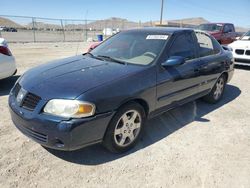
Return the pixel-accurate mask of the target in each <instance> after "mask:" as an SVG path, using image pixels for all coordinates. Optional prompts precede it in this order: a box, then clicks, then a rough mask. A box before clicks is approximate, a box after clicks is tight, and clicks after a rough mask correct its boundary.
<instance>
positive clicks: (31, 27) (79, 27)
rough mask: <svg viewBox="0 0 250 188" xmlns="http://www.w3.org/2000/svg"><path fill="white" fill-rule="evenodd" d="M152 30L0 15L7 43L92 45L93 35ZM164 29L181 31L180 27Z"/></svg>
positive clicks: (122, 23) (0, 33)
mask: <svg viewBox="0 0 250 188" xmlns="http://www.w3.org/2000/svg"><path fill="white" fill-rule="evenodd" d="M152 26H155V23H153V22H152V21H149V22H145V23H142V22H132V21H128V20H126V19H120V18H110V19H106V20H74V19H52V18H39V17H24V16H11V15H0V37H3V38H5V39H6V40H7V41H8V42H78V41H95V40H97V35H103V36H104V38H106V37H109V36H111V35H112V34H114V33H117V32H119V31H122V30H126V29H130V28H138V27H152ZM168 26H175V27H182V26H183V24H181V23H180V24H172V25H171V24H170V25H168ZM184 27H187V26H186V25H184ZM191 27H192V26H191Z"/></svg>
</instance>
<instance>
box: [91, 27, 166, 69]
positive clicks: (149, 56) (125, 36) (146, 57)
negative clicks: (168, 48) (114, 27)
mask: <svg viewBox="0 0 250 188" xmlns="http://www.w3.org/2000/svg"><path fill="white" fill-rule="evenodd" d="M168 37H169V36H168V35H166V34H158V33H152V32H140V31H127V32H121V33H118V34H116V35H115V36H113V37H111V38H110V39H108V40H107V41H105V42H103V43H102V44H101V45H99V46H98V47H96V48H95V49H94V50H92V51H91V54H92V55H93V56H92V57H96V58H101V59H106V60H109V61H113V62H117V63H119V62H120V63H131V64H137V65H148V64H150V63H151V62H153V61H154V60H155V59H156V58H157V57H158V56H159V54H160V52H161V50H162V49H163V47H164V44H165V43H166V41H167V40H168Z"/></svg>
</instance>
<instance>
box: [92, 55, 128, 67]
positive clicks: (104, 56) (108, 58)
mask: <svg viewBox="0 0 250 188" xmlns="http://www.w3.org/2000/svg"><path fill="white" fill-rule="evenodd" d="M97 58H102V59H105V60H108V61H112V62H115V63H120V64H123V65H127V62H124V61H121V60H118V59H115V58H113V57H110V56H106V55H98V56H97Z"/></svg>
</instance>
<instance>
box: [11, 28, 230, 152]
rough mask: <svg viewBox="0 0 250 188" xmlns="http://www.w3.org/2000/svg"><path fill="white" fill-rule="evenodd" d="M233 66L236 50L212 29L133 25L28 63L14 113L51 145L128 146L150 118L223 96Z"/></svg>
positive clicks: (26, 129)
mask: <svg viewBox="0 0 250 188" xmlns="http://www.w3.org/2000/svg"><path fill="white" fill-rule="evenodd" d="M233 66H234V65H233V57H232V54H231V52H230V51H226V50H224V49H223V48H222V47H221V46H220V45H219V43H218V42H217V41H216V40H215V39H214V38H213V37H211V36H210V35H209V34H207V33H205V32H202V31H194V30H192V29H176V28H144V29H135V30H128V31H124V32H120V33H118V34H116V35H114V36H113V37H111V38H110V39H108V40H106V41H105V42H103V43H102V44H100V45H99V46H98V47H97V48H95V49H94V50H93V51H91V52H89V53H86V54H83V55H79V56H75V57H70V58H67V59H63V60H58V61H55V62H52V63H48V64H45V65H42V66H39V67H36V68H33V69H31V70H29V71H27V72H26V73H25V74H24V75H23V76H21V77H20V79H19V80H18V81H17V83H16V84H15V86H14V87H13V89H12V90H11V93H10V96H9V106H10V112H11V117H12V120H13V122H14V124H15V125H16V127H17V128H18V129H19V130H20V131H21V132H22V133H23V134H25V135H26V136H28V137H30V138H32V139H33V140H35V141H36V142H38V143H39V144H41V145H43V146H45V147H49V148H54V149H60V150H75V149H79V148H82V147H85V146H88V145H92V144H95V143H103V145H104V146H105V147H107V148H108V149H109V150H110V151H112V152H124V151H127V150H128V149H130V148H131V147H133V146H134V145H135V144H136V142H137V141H138V140H139V138H140V136H141V133H142V130H143V127H144V124H145V121H146V120H147V119H149V118H152V117H154V116H156V115H159V114H161V113H163V112H166V111H167V110H169V109H172V108H174V107H177V106H180V105H182V104H184V103H187V102H189V101H192V100H195V99H198V98H201V97H202V98H203V99H204V100H206V101H208V102H210V103H216V102H218V101H219V100H220V99H221V98H222V96H223V92H224V88H225V84H226V83H227V82H228V81H229V80H230V79H231V78H232V75H233Z"/></svg>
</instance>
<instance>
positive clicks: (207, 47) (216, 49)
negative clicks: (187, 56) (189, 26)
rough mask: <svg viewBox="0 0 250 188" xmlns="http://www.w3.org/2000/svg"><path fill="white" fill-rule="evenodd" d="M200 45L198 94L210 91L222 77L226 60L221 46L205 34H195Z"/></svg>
mask: <svg viewBox="0 0 250 188" xmlns="http://www.w3.org/2000/svg"><path fill="white" fill-rule="evenodd" d="M195 40H197V44H198V55H199V61H198V62H197V63H196V65H195V71H196V73H197V79H199V80H200V85H199V88H198V92H199V93H201V92H206V91H209V90H210V89H211V88H212V87H213V85H214V83H215V81H216V80H217V79H218V77H219V76H220V74H221V72H222V70H223V66H224V58H223V56H222V55H221V50H222V48H221V46H220V44H219V43H218V42H217V41H216V40H215V39H213V38H212V37H210V36H209V35H207V34H206V33H204V32H199V31H196V32H195Z"/></svg>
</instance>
